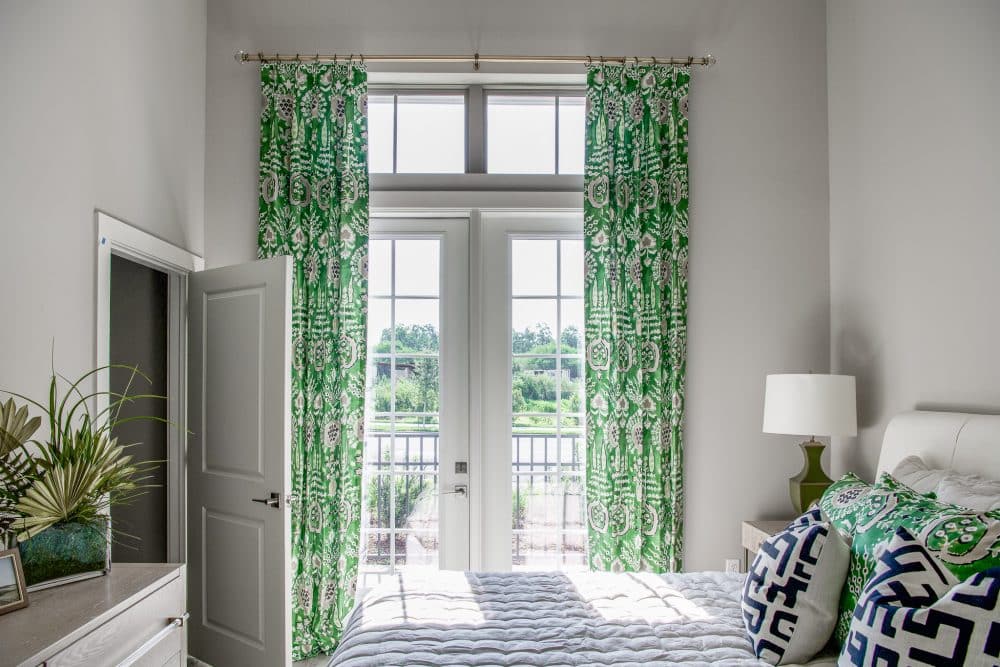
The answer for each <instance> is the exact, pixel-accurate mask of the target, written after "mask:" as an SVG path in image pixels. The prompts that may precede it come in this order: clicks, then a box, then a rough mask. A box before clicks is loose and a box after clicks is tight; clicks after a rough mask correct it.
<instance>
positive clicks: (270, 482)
mask: <svg viewBox="0 0 1000 667" xmlns="http://www.w3.org/2000/svg"><path fill="white" fill-rule="evenodd" d="M291 283H292V278H291V263H290V260H289V258H287V257H277V258H273V259H269V260H262V261H259V262H253V263H250V264H242V265H239V266H230V267H224V268H220V269H212V270H210V271H204V272H200V273H194V274H191V278H190V283H189V311H190V312H189V332H188V339H189V375H188V382H189V392H188V395H189V403H190V404H189V410H188V413H189V424H190V428H191V431H192V432H191V434H189V436H188V572H189V579H188V582H189V587H188V604H189V606H190V609H191V624H190V651H191V654H192V655H194V656H195V657H197V658H199V659H201V660H203V661H205V662H207V663H209V664H212V665H216V667H223V666H225V665H241V666H245V667H273V666H275V665H290V664H291V622H290V617H291V606H290V601H289V592H290V589H291V586H290V567H289V562H290V552H291V532H290V522H289V510H288V508H287V506H286V502H285V498H286V495H287V494H288V493H290V491H291V479H290V478H291V461H290V446H291V442H290V437H291V416H290V391H291V387H290V383H291V366H290V359H291V344H290V341H291ZM271 494H274V496H275V498H276V499H277V502H276V503H268V502H255V499H257V500H260V501H267V500H269V498H270V497H271ZM272 505H274V506H272Z"/></svg>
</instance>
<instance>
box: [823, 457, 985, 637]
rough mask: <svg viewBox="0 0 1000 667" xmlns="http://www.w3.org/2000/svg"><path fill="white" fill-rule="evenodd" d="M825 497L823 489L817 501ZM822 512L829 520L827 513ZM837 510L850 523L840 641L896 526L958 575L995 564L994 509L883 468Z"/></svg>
mask: <svg viewBox="0 0 1000 667" xmlns="http://www.w3.org/2000/svg"><path fill="white" fill-rule="evenodd" d="M832 488H833V487H831V489H832ZM828 492H829V490H828ZM826 501H827V498H826V495H824V497H823V501H821V503H820V505H821V506H823V504H824V502H826ZM831 502H832V501H831ZM827 504H830V503H827ZM824 510H825V507H824ZM827 513H828V514H830V515H831V520H833V516H832V513H830V512H827ZM841 516H842V522H843V523H844V524H845V525H846V524H847V523H850V524H851V525H853V532H852V533H851V562H850V566H849V567H848V572H847V582H846V584H845V586H844V590H843V591H842V593H841V599H840V617H839V619H838V621H837V629H836V632H835V636H836V638H837V641H839V642H841V643H843V642H844V640H845V639H846V638H847V632H848V629H849V628H850V623H851V615H852V614H853V613H854V609H855V607H857V605H858V600H859V599H860V596H861V592H862V590H863V589H864V587H865V585H866V584H867V583H868V581H869V580H870V579H871V576H872V572H873V571H874V569H875V562H876V560H877V553H878V550H879V549H880V548H881V547H882V546H884V545H885V544H887V543H888V542H889V541H890V540H891V539H892V537H893V535H895V533H896V530H898V529H899V528H906V529H907V530H908V531H909V532H910V533H911V534H912V535H914V536H916V538H917V540H918V541H920V542H921V544H923V545H924V546H925V547H926V548H927V549H928V550H929V551H930V552H931V553H933V554H934V555H935V556H936V557H937V558H939V559H940V560H941V562H942V563H944V566H945V567H946V568H948V569H949V570H950V571H951V572H952V574H954V575H955V576H957V577H959V578H960V579H965V578H967V577H969V576H971V575H973V574H976V573H978V572H981V571H983V570H987V569H990V568H992V567H1000V512H995V511H994V512H976V511H974V510H970V509H968V508H965V507H959V506H957V505H949V504H947V503H941V502H939V501H937V500H935V499H933V498H929V497H927V496H923V495H921V494H919V493H917V492H916V491H914V490H913V489H911V488H909V487H907V486H905V485H903V484H901V483H900V482H898V481H896V480H895V479H894V478H893V477H892V476H891V475H888V474H885V473H883V475H882V477H881V478H880V479H879V481H878V483H877V484H876V485H875V486H874V487H872V488H871V489H870V491H869V492H868V493H867V494H865V495H864V496H863V497H862V498H861V499H860V500H858V501H857V502H855V503H854V504H852V505H851V507H850V509H849V510H847V509H843V510H842V513H841ZM844 517H846V518H844Z"/></svg>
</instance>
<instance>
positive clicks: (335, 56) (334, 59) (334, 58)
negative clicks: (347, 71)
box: [333, 53, 337, 65]
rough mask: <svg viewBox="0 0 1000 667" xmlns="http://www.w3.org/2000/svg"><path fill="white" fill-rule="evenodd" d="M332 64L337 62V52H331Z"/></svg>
mask: <svg viewBox="0 0 1000 667" xmlns="http://www.w3.org/2000/svg"><path fill="white" fill-rule="evenodd" d="M333 64H334V65H336V64H337V54H336V53H334V54H333Z"/></svg>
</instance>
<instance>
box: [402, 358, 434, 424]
mask: <svg viewBox="0 0 1000 667" xmlns="http://www.w3.org/2000/svg"><path fill="white" fill-rule="evenodd" d="M393 368H394V371H393V379H394V380H395V386H394V396H395V399H396V403H395V406H394V412H395V414H396V416H397V417H400V416H402V415H404V414H405V413H408V412H423V413H427V412H430V413H435V414H436V413H437V412H438V411H439V410H440V403H439V396H440V394H441V388H440V386H441V374H440V372H439V370H438V360H437V357H396V361H395V363H394V364H393Z"/></svg>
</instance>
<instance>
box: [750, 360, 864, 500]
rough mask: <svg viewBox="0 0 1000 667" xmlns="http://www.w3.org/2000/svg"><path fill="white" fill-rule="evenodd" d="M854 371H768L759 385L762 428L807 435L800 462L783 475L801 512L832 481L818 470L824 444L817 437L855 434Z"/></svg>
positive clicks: (856, 432) (856, 426)
mask: <svg viewBox="0 0 1000 667" xmlns="http://www.w3.org/2000/svg"><path fill="white" fill-rule="evenodd" d="M857 412H858V411H857V399H856V398H855V392H854V376H853V375H822V374H819V373H808V374H806V373H792V374H781V375H768V376H767V383H766V385H765V388H764V433H780V434H785V435H803V436H809V440H806V441H805V442H802V443H801V444H800V445H799V447H801V448H802V453H803V455H804V456H805V466H804V467H803V468H802V472H800V473H799V474H798V475H796V476H795V477H792V478H791V479H790V480H788V487H789V490H790V491H791V495H792V505H793V506H794V507H795V511H796V512H798V513H799V514H801V513H802V512H804V511H805V510H807V509H808V508H809V505H810V504H811V503H812V502H813V501H814V500H816V499H818V498H819V497H820V496H822V495H823V492H824V491H825V490H826V489H827V487H828V486H830V484H832V483H833V480H831V479H830V478H829V477H827V476H826V473H825V472H823V464H822V463H821V460H820V459H821V458H822V456H823V449H824V445H823V443H821V442H818V441H817V440H816V436H817V435H820V436H845V435H846V436H853V435H857V434H858V414H857Z"/></svg>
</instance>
